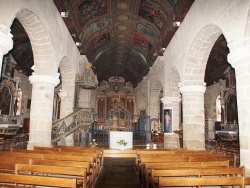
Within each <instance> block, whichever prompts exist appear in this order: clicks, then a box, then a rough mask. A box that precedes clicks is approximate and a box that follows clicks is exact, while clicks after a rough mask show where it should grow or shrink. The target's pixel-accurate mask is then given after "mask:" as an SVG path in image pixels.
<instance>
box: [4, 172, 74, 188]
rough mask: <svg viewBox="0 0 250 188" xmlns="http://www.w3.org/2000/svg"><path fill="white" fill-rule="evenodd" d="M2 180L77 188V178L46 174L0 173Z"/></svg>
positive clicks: (5, 181)
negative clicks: (47, 175) (48, 175)
mask: <svg viewBox="0 0 250 188" xmlns="http://www.w3.org/2000/svg"><path fill="white" fill-rule="evenodd" d="M0 182H2V183H13V184H16V183H17V184H24V185H36V186H54V187H70V188H76V179H68V178H56V177H45V176H30V175H16V174H7V173H0Z"/></svg>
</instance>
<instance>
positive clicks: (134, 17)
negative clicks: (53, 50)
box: [54, 0, 194, 87]
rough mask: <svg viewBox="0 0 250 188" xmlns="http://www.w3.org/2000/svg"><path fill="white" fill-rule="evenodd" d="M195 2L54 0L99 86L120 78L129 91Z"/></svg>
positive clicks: (164, 0) (147, 68)
mask: <svg viewBox="0 0 250 188" xmlns="http://www.w3.org/2000/svg"><path fill="white" fill-rule="evenodd" d="M193 1H194V0H54V2H55V5H56V6H57V8H58V11H59V12H60V13H61V12H67V13H68V17H64V18H63V20H64V22H65V24H66V25H67V27H68V29H69V32H70V34H71V35H72V38H73V40H74V41H75V42H79V43H81V44H82V45H81V46H79V47H78V48H79V51H80V53H81V54H82V55H86V56H87V58H88V60H89V62H90V63H92V66H93V69H94V72H95V73H96V74H97V78H98V81H99V82H102V81H103V80H107V79H109V78H110V77H112V76H121V77H123V78H124V79H125V81H130V82H131V83H132V84H133V86H134V87H136V86H137V84H138V83H139V82H140V81H141V80H142V78H143V77H144V76H145V75H146V74H147V73H148V71H149V68H150V67H151V66H152V65H153V63H154V61H155V59H156V58H157V56H158V55H162V53H163V50H162V48H165V47H166V46H167V45H168V43H169V41H170V40H171V38H172V36H173V34H174V33H175V31H176V30H177V29H178V27H175V26H174V25H173V22H174V21H179V22H181V21H182V20H183V19H184V17H185V15H186V13H187V12H188V10H189V8H190V6H191V5H192V3H193Z"/></svg>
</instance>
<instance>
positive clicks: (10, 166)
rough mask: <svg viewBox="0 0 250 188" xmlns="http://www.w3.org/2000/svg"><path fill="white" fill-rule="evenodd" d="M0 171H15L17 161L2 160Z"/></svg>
mask: <svg viewBox="0 0 250 188" xmlns="http://www.w3.org/2000/svg"><path fill="white" fill-rule="evenodd" d="M0 172H3V173H12V174H13V173H15V163H7V162H4V161H0Z"/></svg>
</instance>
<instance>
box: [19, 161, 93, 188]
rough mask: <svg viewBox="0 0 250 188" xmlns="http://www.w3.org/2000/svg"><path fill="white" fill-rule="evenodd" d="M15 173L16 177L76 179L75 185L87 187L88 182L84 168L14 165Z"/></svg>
mask: <svg viewBox="0 0 250 188" xmlns="http://www.w3.org/2000/svg"><path fill="white" fill-rule="evenodd" d="M15 173H16V174H17V175H27V174H29V175H35V176H36V175H39V176H51V177H60V178H62V177H64V178H72V179H77V185H81V184H82V185H83V187H87V185H89V181H88V180H87V172H86V169H84V168H77V167H66V166H64V167H62V166H45V165H30V164H16V165H15Z"/></svg>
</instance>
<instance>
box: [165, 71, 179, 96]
mask: <svg viewBox="0 0 250 188" xmlns="http://www.w3.org/2000/svg"><path fill="white" fill-rule="evenodd" d="M167 75H168V76H167V79H166V86H165V91H164V96H167V97H180V91H179V88H178V84H179V82H180V81H181V79H180V75H179V72H178V70H177V69H176V67H171V69H170V70H169V73H168V74H167Z"/></svg>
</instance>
